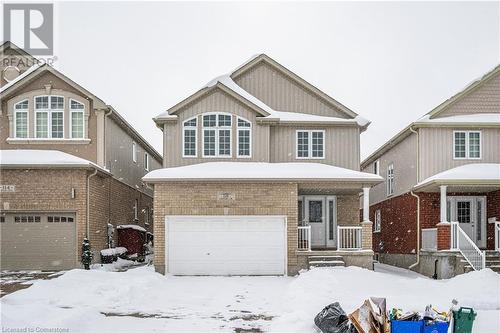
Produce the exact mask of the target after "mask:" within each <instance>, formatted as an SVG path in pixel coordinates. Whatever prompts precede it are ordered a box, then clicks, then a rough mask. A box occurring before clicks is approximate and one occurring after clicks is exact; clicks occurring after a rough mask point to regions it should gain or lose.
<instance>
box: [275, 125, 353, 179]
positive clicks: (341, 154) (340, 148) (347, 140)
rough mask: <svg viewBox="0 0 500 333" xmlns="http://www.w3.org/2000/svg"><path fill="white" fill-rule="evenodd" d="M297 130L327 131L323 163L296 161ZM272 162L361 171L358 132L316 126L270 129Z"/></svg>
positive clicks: (312, 160) (348, 129)
mask: <svg viewBox="0 0 500 333" xmlns="http://www.w3.org/2000/svg"><path fill="white" fill-rule="evenodd" d="M297 130H324V131H325V138H324V142H325V158H324V159H297V158H296V154H297V138H296V132H297ZM270 146H271V162H315V163H325V164H330V165H334V166H338V167H342V168H348V169H352V170H359V128H357V127H342V126H336V127H317V126H273V127H271V143H270Z"/></svg>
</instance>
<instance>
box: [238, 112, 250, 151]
mask: <svg viewBox="0 0 500 333" xmlns="http://www.w3.org/2000/svg"><path fill="white" fill-rule="evenodd" d="M251 127H252V125H251V123H250V122H249V121H246V120H244V119H242V118H238V157H250V155H251V153H250V152H251V150H252V148H251V147H252V146H251V145H252V130H251Z"/></svg>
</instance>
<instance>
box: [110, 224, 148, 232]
mask: <svg viewBox="0 0 500 333" xmlns="http://www.w3.org/2000/svg"><path fill="white" fill-rule="evenodd" d="M116 229H134V230H137V231H142V232H146V229H144V228H143V227H141V226H140V225H135V224H120V225H119V226H117V227H116Z"/></svg>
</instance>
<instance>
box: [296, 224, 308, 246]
mask: <svg viewBox="0 0 500 333" xmlns="http://www.w3.org/2000/svg"><path fill="white" fill-rule="evenodd" d="M297 232H298V237H297V238H298V244H297V248H298V249H299V250H307V251H311V226H310V225H304V226H298V227H297Z"/></svg>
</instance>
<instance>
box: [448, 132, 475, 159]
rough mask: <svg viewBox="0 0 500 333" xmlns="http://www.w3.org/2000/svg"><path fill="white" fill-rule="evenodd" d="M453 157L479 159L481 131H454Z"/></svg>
mask: <svg viewBox="0 0 500 333" xmlns="http://www.w3.org/2000/svg"><path fill="white" fill-rule="evenodd" d="M453 158H454V159H480V158H481V131H454V132H453Z"/></svg>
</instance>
